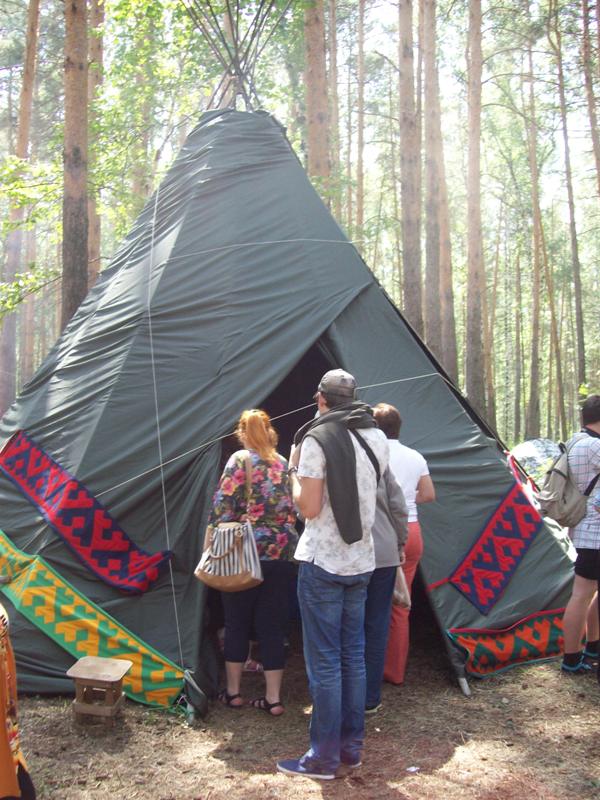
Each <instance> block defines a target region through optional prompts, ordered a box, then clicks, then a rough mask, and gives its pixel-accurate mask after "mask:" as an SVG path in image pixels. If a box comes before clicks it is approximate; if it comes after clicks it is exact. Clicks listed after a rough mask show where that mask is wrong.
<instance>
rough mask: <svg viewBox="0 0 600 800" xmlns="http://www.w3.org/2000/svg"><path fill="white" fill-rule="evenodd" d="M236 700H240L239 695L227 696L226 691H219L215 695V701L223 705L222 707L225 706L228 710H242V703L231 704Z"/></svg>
mask: <svg viewBox="0 0 600 800" xmlns="http://www.w3.org/2000/svg"><path fill="white" fill-rule="evenodd" d="M238 698H239V699H240V700H241V699H242V695H241V694H239V693H238V694H229V692H228V691H227V689H221V691H220V692H219V694H218V695H217V700H219V702H221V703H223V705H224V706H227V707H228V708H235V709H238V708H243V706H244V703H243V702H242V703H234V702H233V700H237V699H238Z"/></svg>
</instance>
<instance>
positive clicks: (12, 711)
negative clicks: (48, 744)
mask: <svg viewBox="0 0 600 800" xmlns="http://www.w3.org/2000/svg"><path fill="white" fill-rule="evenodd" d="M17 797H20V798H21V800H35V789H34V788H33V783H32V782H31V778H30V777H29V773H28V772H27V765H26V763H25V759H24V758H23V753H22V752H21V746H20V743H19V726H18V724H17V673H16V669H15V657H14V655H13V651H12V647H11V644H10V638H9V636H8V614H7V613H6V611H5V609H4V606H3V605H2V604H1V603H0V798H2V800H13V798H17Z"/></svg>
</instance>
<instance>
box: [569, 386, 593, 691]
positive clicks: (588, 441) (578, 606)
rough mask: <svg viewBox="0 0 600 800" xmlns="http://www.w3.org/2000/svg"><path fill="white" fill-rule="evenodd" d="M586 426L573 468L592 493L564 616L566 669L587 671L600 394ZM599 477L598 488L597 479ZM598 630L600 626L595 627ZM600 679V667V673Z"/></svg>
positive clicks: (584, 416) (573, 446)
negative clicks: (586, 630) (585, 635)
mask: <svg viewBox="0 0 600 800" xmlns="http://www.w3.org/2000/svg"><path fill="white" fill-rule="evenodd" d="M581 420H582V422H583V428H582V430H581V431H580V432H579V433H576V434H575V436H573V438H572V439H571V440H570V442H569V443H568V446H569V471H570V473H571V475H572V477H573V480H574V481H575V483H576V485H577V487H578V488H579V491H581V492H585V493H586V494H588V493H589V495H590V496H589V499H588V502H587V513H586V515H585V517H584V518H583V519H582V520H581V522H579V523H578V524H577V525H576V526H575V527H574V528H571V529H569V535H570V536H571V539H572V540H573V544H574V545H575V548H576V550H577V559H576V561H575V579H574V582H573V591H572V593H571V598H570V600H569V602H568V604H567V607H566V609H565V613H564V616H563V632H564V639H565V653H564V657H563V663H562V670H563V671H564V672H567V673H571V674H584V673H586V672H589V671H590V669H591V667H590V665H589V664H588V663H587V662H586V661H585V658H584V652H583V651H582V650H581V642H582V639H583V633H584V628H585V623H586V617H587V615H588V610H589V608H590V604H591V603H592V601H593V598H594V594H595V592H596V591H597V590H598V589H599V588H600V497H599V494H598V493H599V491H600V485H599V484H600V481H599V480H598V477H597V476H598V474H599V473H600V395H598V394H593V395H590V396H589V397H588V398H587V400H586V401H585V403H584V404H583V406H582V409H581ZM594 479H595V480H596V484H595V487H594V488H592V489H591V491H590V487H591V486H593V481H594ZM595 630H596V631H597V630H598V628H597V627H595ZM594 651H595V653H596V655H597V651H598V641H597V638H596V641H593V642H590V641H588V643H587V646H586V651H585V654H587V655H593V654H594ZM598 677H599V680H600V668H599V672H598Z"/></svg>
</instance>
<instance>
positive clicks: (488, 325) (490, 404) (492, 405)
mask: <svg viewBox="0 0 600 800" xmlns="http://www.w3.org/2000/svg"><path fill="white" fill-rule="evenodd" d="M502 215H503V209H502V207H500V215H499V219H498V232H497V235H496V252H495V257H494V274H493V279H492V291H491V295H490V299H489V301H488V292H487V287H486V288H485V289H484V292H483V334H484V339H483V354H484V359H485V404H486V409H487V420H488V422H489V423H490V425H491V426H492V428H494V429H496V427H497V422H496V384H495V378H494V374H495V370H494V330H495V327H496V301H497V299H498V274H499V267H500V237H501V233H502V226H503V220H502Z"/></svg>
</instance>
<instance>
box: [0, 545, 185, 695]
mask: <svg viewBox="0 0 600 800" xmlns="http://www.w3.org/2000/svg"><path fill="white" fill-rule="evenodd" d="M0 575H1V576H3V577H5V578H9V579H10V583H7V584H5V585H3V586H1V587H0V589H1V590H2V592H4V594H5V595H6V596H7V597H8V598H9V600H10V601H11V602H12V604H13V605H14V606H15V608H16V609H18V611H19V612H20V613H21V614H23V616H24V617H26V618H27V619H28V620H29V621H30V622H32V623H33V624H34V625H36V627H38V628H39V629H40V630H41V631H43V632H44V633H45V634H46V635H47V636H49V637H50V638H51V639H53V640H54V641H55V642H56V643H57V644H58V645H60V647H62V648H63V649H64V650H66V651H67V652H68V653H70V654H71V655H72V656H73V657H74V658H75V659H79V658H81V657H82V656H101V657H104V658H126V659H129V660H130V661H132V662H133V666H132V668H131V669H130V671H129V672H128V673H127V675H126V676H125V678H124V679H123V689H124V691H125V694H126V695H127V696H128V697H130V698H131V699H132V700H137V701H138V702H140V703H146V704H147V705H153V706H168V705H171V704H172V703H174V702H175V700H176V699H177V697H178V696H179V694H180V693H181V690H182V688H183V670H182V669H181V668H180V667H178V666H177V665H176V664H174V663H173V662H172V661H169V659H167V658H165V656H163V655H161V654H160V653H159V652H158V651H157V650H154V649H153V648H152V647H150V645H148V644H146V643H145V642H144V641H142V639H140V638H139V637H137V636H136V635H135V634H134V633H131V631H128V630H127V628H124V627H123V626H122V625H121V624H120V623H118V622H117V621H116V620H115V619H114V618H113V617H111V616H110V615H109V614H107V613H106V612H105V611H103V610H102V609H101V608H100V607H99V606H97V605H96V604H95V603H92V602H91V601H90V600H87V599H86V598H85V597H84V596H83V595H82V594H81V593H80V592H78V591H77V590H76V589H75V588H74V587H73V586H71V585H70V584H69V583H67V582H66V581H65V580H64V579H63V578H61V576H60V575H59V574H58V573H57V572H56V571H55V570H54V569H52V567H50V566H49V565H48V564H46V562H45V561H44V559H43V558H42V557H41V556H30V555H27V554H26V553H24V552H23V551H22V550H19V549H18V548H17V547H15V545H14V544H13V543H12V542H11V540H10V539H9V538H8V537H7V536H6V534H4V533H3V532H2V531H0Z"/></svg>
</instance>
